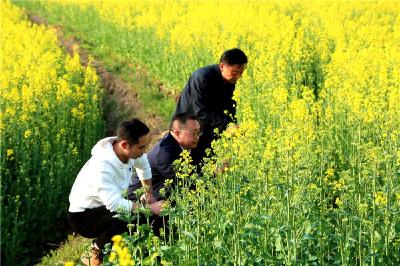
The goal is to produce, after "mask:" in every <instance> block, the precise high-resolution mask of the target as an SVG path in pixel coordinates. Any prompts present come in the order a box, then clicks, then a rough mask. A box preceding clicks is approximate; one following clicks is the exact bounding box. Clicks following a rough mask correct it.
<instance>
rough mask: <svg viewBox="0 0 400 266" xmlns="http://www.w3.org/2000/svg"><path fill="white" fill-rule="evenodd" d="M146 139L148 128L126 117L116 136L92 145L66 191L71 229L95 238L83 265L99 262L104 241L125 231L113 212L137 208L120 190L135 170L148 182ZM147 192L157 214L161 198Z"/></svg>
mask: <svg viewBox="0 0 400 266" xmlns="http://www.w3.org/2000/svg"><path fill="white" fill-rule="evenodd" d="M149 141H150V137H149V128H148V127H147V126H146V125H145V124H144V123H143V122H141V121H140V120H138V119H132V120H130V121H125V122H123V123H122V124H121V125H120V127H119V129H118V132H117V136H116V137H109V138H105V139H102V140H100V141H99V142H98V143H97V144H96V145H95V146H94V147H93V149H92V157H91V158H90V159H89V160H88V161H87V162H86V164H85V165H84V166H83V168H82V169H81V171H80V172H79V174H78V176H77V178H76V180H75V182H74V184H73V186H72V190H71V194H70V195H69V201H70V206H69V212H68V219H69V222H70V224H71V227H72V229H73V230H74V232H76V233H78V234H80V235H82V236H83V237H87V238H96V239H95V240H94V241H93V243H92V249H91V258H90V259H89V260H88V259H86V261H84V263H85V264H86V265H88V264H89V263H90V265H100V263H101V261H102V252H101V250H102V249H103V248H104V246H105V244H106V243H109V242H111V238H112V237H113V236H114V235H117V234H121V233H123V232H126V231H127V229H128V228H127V223H126V222H123V221H121V220H119V219H117V218H114V217H113V216H114V215H115V214H116V212H117V211H118V210H125V211H132V212H135V211H136V209H137V208H138V206H137V205H136V203H134V202H132V201H130V200H128V199H125V198H124V197H123V196H122V195H121V194H122V193H123V192H124V191H125V190H126V189H127V188H128V186H129V183H130V182H131V177H132V174H133V172H134V171H135V170H136V172H137V174H138V176H139V179H140V181H141V182H143V184H147V183H149V182H150V181H149V179H151V170H150V165H149V162H148V160H147V156H146V154H145V153H144V152H145V149H146V147H147V145H148V143H149ZM147 194H148V195H147V201H148V203H150V204H149V205H148V207H149V208H150V210H151V212H152V213H153V214H154V215H158V214H159V213H160V210H161V205H162V201H157V202H156V201H154V198H153V197H152V191H148V192H147ZM153 218H154V219H156V218H157V217H156V216H154V217H153ZM156 220H157V219H156Z"/></svg>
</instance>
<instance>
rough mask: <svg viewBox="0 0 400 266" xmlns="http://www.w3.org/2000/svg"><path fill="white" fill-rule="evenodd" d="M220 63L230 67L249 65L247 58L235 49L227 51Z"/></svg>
mask: <svg viewBox="0 0 400 266" xmlns="http://www.w3.org/2000/svg"><path fill="white" fill-rule="evenodd" d="M219 62H220V63H224V64H227V65H230V66H233V65H244V64H247V56H246V54H245V53H244V52H243V51H242V50H240V49H239V48H233V49H230V50H226V51H225V52H224V53H223V54H222V55H221V58H220V60H219Z"/></svg>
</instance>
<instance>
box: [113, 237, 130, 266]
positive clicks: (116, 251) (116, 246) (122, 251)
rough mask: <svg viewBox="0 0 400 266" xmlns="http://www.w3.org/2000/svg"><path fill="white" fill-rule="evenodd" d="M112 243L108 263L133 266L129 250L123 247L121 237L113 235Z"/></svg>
mask: <svg viewBox="0 0 400 266" xmlns="http://www.w3.org/2000/svg"><path fill="white" fill-rule="evenodd" d="M112 241H113V245H112V250H111V253H110V256H109V258H108V261H109V262H110V263H112V265H120V266H134V265H135V264H134V262H133V261H132V257H131V255H130V254H129V249H128V247H127V246H126V245H125V243H124V241H123V238H122V236H121V235H115V236H113V238H112Z"/></svg>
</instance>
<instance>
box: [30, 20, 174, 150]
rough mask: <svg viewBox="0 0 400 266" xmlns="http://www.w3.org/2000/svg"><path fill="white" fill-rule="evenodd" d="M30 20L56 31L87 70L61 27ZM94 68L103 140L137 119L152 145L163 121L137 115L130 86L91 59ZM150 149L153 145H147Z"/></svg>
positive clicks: (83, 57) (84, 60)
mask: <svg viewBox="0 0 400 266" xmlns="http://www.w3.org/2000/svg"><path fill="white" fill-rule="evenodd" d="M28 16H29V19H30V20H31V21H32V22H33V23H36V24H39V25H42V24H44V25H46V26H48V27H50V28H55V29H56V33H57V37H58V40H59V42H60V45H61V46H62V47H63V48H65V50H66V51H67V52H68V53H69V54H70V55H71V56H72V55H73V54H74V49H76V47H78V49H77V51H78V53H79V57H80V60H81V64H82V65H83V66H87V64H88V61H89V56H90V54H89V53H88V52H87V51H86V50H85V49H83V48H81V47H80V42H79V41H78V40H77V39H76V38H74V37H69V38H66V37H65V36H64V33H63V31H62V27H61V26H52V25H48V23H47V22H46V20H44V19H43V18H41V17H39V16H38V15H36V14H28ZM93 66H94V67H95V68H96V72H97V75H98V76H99V78H100V80H101V85H102V87H103V89H104V100H103V110H104V120H105V122H106V136H111V135H115V132H116V130H117V128H118V125H119V124H120V122H121V121H122V120H124V119H126V118H129V117H134V116H139V117H140V118H141V119H142V120H143V121H144V122H145V123H146V124H147V125H148V126H149V127H150V129H151V134H152V143H151V144H154V143H155V142H156V141H157V140H158V139H159V136H160V135H162V133H163V132H164V131H165V130H166V125H165V122H164V121H163V119H162V118H161V117H159V116H157V115H154V114H146V113H143V112H140V109H141V106H142V103H141V102H140V101H139V99H138V96H137V93H136V92H135V90H134V88H133V87H131V85H130V84H127V83H125V82H124V81H122V80H121V79H120V78H118V77H117V76H115V75H113V74H112V73H110V72H108V71H107V70H106V69H105V68H104V67H103V66H102V64H101V62H99V61H97V60H96V59H94V61H93ZM150 146H152V145H150Z"/></svg>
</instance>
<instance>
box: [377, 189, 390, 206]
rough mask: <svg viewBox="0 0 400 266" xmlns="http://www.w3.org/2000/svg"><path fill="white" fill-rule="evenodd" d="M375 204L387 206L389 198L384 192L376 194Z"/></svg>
mask: <svg viewBox="0 0 400 266" xmlns="http://www.w3.org/2000/svg"><path fill="white" fill-rule="evenodd" d="M374 202H375V204H376V205H377V206H385V205H386V204H387V197H386V196H385V194H384V193H383V192H377V193H376V194H375V199H374Z"/></svg>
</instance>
